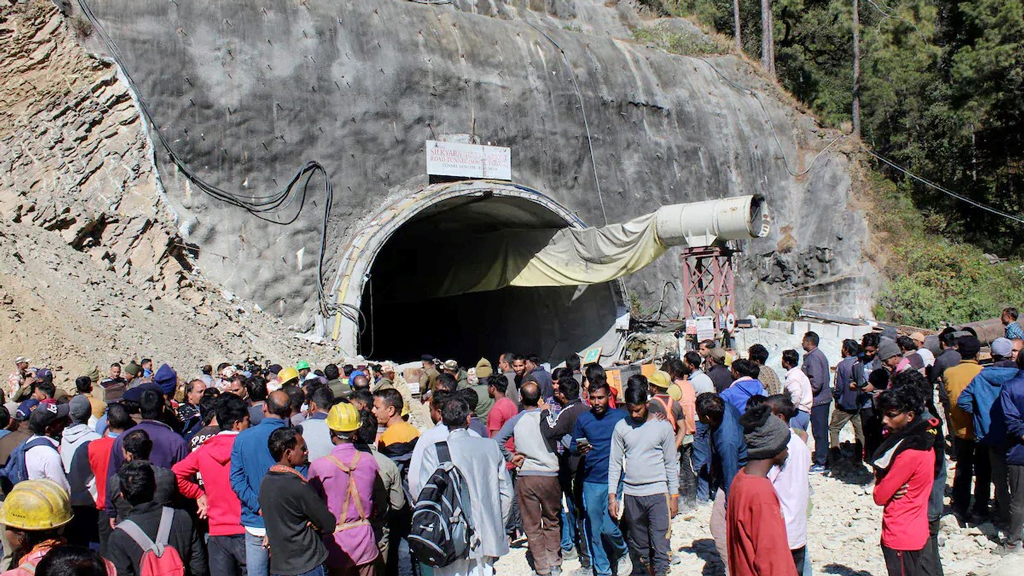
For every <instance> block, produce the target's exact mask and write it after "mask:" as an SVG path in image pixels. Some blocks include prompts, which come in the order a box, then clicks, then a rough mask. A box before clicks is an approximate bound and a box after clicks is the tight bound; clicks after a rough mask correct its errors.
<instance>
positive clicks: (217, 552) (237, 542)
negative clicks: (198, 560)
mask: <svg viewBox="0 0 1024 576" xmlns="http://www.w3.org/2000/svg"><path fill="white" fill-rule="evenodd" d="M206 556H207V557H208V558H209V562H210V573H211V574H217V575H218V576H219V575H221V574H223V575H224V576H245V574H247V572H246V568H245V558H246V553H245V536H243V535H241V534H239V535H237V536H210V540H209V541H208V542H207V552H206Z"/></svg>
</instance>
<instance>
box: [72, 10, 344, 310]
mask: <svg viewBox="0 0 1024 576" xmlns="http://www.w3.org/2000/svg"><path fill="white" fill-rule="evenodd" d="M78 5H79V7H80V8H81V9H82V14H84V15H85V17H86V19H88V20H89V23H90V24H91V25H92V27H93V29H94V30H95V31H96V34H97V35H98V36H99V38H100V40H101V41H102V42H103V45H104V46H105V47H106V48H107V50H108V51H109V52H110V55H111V57H112V58H113V59H114V63H115V64H116V65H117V66H118V68H119V69H120V71H121V74H122V75H123V77H124V79H125V82H126V83H127V84H128V87H129V89H130V90H131V91H132V93H133V94H134V95H135V99H136V101H137V102H138V105H139V110H140V112H141V113H142V116H143V118H144V121H145V122H148V123H149V125H150V126H151V127H152V131H153V134H155V135H156V138H157V140H158V141H159V142H160V145H161V146H162V147H163V149H164V150H165V151H166V152H167V155H168V156H169V157H170V159H171V162H172V163H174V165H175V167H177V168H178V170H180V171H181V172H182V174H184V175H185V178H187V179H188V181H189V182H191V183H192V185H194V186H195V187H197V188H199V189H200V190H202V191H203V192H204V193H206V194H207V195H209V196H210V197H212V198H214V199H216V200H219V201H221V202H224V203H226V204H229V205H231V206H235V207H238V208H241V209H243V210H245V211H246V212H248V213H249V214H251V215H253V216H255V217H256V218H258V219H260V220H262V221H264V222H269V223H271V224H278V225H283V226H287V225H289V224H292V223H293V222H295V221H296V220H297V219H298V217H299V215H300V214H301V213H302V209H303V207H304V206H305V204H306V193H307V190H308V188H309V182H310V180H311V179H312V178H313V176H315V175H317V174H319V175H321V176H322V177H323V179H324V197H325V202H326V203H325V205H324V215H323V223H322V229H321V233H320V255H319V258H318V259H317V300H318V305H319V309H320V314H321V315H323V316H324V317H327V316H328V315H330V314H331V312H332V306H331V305H330V304H329V303H328V300H327V294H326V292H325V291H324V258H325V254H326V252H327V226H328V222H329V220H330V214H331V207H332V206H333V204H334V186H333V184H332V183H331V178H330V175H329V174H328V173H327V169H326V168H324V166H323V165H322V164H320V163H319V162H317V161H315V160H310V161H308V162H306V163H305V164H304V165H303V166H302V167H301V168H299V170H298V171H297V172H296V173H295V175H294V176H293V177H292V178H291V180H289V182H288V184H286V185H285V186H284V188H282V189H281V190H279V191H277V192H274V193H272V194H268V195H265V196H255V195H250V194H237V193H234V192H229V191H227V190H224V189H222V188H219V187H217V186H215V185H213V184H210V183H209V182H207V181H206V180H204V179H203V178H202V177H201V176H199V175H198V174H197V173H195V172H194V171H193V170H192V169H191V168H190V167H189V165H188V164H187V163H186V162H185V161H184V160H183V159H182V158H181V157H179V156H178V154H177V153H176V152H175V150H174V148H173V147H172V146H171V143H170V142H168V141H167V139H166V137H165V136H164V134H163V131H162V130H161V128H160V125H159V124H158V123H157V122H156V120H155V119H154V118H153V115H152V114H151V113H150V111H149V106H148V104H147V103H146V100H145V99H144V98H143V97H142V92H141V90H139V88H138V85H137V84H136V83H135V80H134V79H133V78H132V76H131V73H130V72H129V70H128V67H127V65H126V64H125V58H124V55H123V54H122V53H121V51H120V50H119V49H118V47H117V44H116V43H115V42H114V41H113V39H112V38H111V37H110V36H109V35H108V34H107V32H106V30H105V29H104V28H103V25H102V23H101V22H100V20H99V18H97V17H96V15H95V14H94V13H93V11H92V9H91V8H90V7H89V5H88V3H86V0H78ZM300 182H301V188H300V190H299V193H298V200H299V206H298V209H296V210H295V213H294V214H293V215H291V216H290V217H285V218H284V219H279V218H276V217H274V216H273V215H275V214H279V213H280V212H282V211H284V210H285V209H287V208H289V207H290V206H291V205H292V203H293V202H294V201H295V199H296V198H295V194H293V191H294V189H295V188H296V186H297V185H299V184H300Z"/></svg>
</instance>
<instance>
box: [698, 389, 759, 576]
mask: <svg viewBox="0 0 1024 576" xmlns="http://www.w3.org/2000/svg"><path fill="white" fill-rule="evenodd" d="M697 417H698V418H700V421H701V422H703V423H704V424H705V425H706V426H707V427H708V429H710V430H711V493H712V494H714V495H715V503H714V506H713V507H712V509H711V536H712V537H714V539H715V548H716V549H717V550H718V555H719V557H721V559H722V562H723V563H727V562H728V558H729V554H728V549H727V547H726V541H725V539H726V533H727V528H726V519H725V518H726V516H725V513H726V509H725V506H726V502H727V501H728V499H729V487H730V486H732V480H733V478H735V477H736V473H737V472H739V470H740V468H742V467H743V466H745V465H746V463H747V444H746V442H745V441H744V440H743V427H742V426H740V412H739V410H737V409H736V407H735V406H733V405H732V404H730V403H729V402H726V401H725V400H723V399H722V397H721V396H719V395H718V394H713V393H711V392H705V393H704V394H701V395H700V396H697ZM728 572H729V567H728V565H726V573H728Z"/></svg>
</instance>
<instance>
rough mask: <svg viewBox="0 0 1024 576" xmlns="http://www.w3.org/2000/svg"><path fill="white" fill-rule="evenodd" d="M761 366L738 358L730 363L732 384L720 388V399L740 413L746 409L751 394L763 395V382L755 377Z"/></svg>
mask: <svg viewBox="0 0 1024 576" xmlns="http://www.w3.org/2000/svg"><path fill="white" fill-rule="evenodd" d="M760 373H761V367H760V366H758V365H757V364H756V363H754V362H753V361H751V360H745V359H742V358H741V359H739V360H735V361H733V363H732V379H733V380H732V385H730V386H729V387H728V388H726V389H725V390H722V392H721V396H722V400H725V401H726V402H728V403H730V404H732V405H733V406H735V407H736V410H738V411H739V412H740V414H742V413H744V412H746V411H747V401H748V400H750V397H751V396H758V395H764V384H762V383H761V381H760V380H758V379H757V377H758V375H759V374H760Z"/></svg>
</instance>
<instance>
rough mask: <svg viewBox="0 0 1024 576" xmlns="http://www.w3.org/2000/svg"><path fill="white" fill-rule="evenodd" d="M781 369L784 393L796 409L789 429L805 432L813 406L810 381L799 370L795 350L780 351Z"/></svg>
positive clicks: (812, 392)
mask: <svg viewBox="0 0 1024 576" xmlns="http://www.w3.org/2000/svg"><path fill="white" fill-rule="evenodd" d="M782 368H783V369H784V370H785V371H786V384H785V386H786V392H787V393H788V394H789V397H790V399H791V400H792V401H793V404H796V407H797V411H796V414H795V415H794V416H793V417H792V418H791V419H790V422H789V423H790V427H791V428H795V429H797V430H804V431H806V430H807V426H808V425H809V424H810V422H811V406H812V405H813V404H814V390H812V389H811V380H810V379H809V378H807V374H806V373H805V372H804V371H803V370H801V369H800V355H799V354H797V352H796V350H783V351H782Z"/></svg>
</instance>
